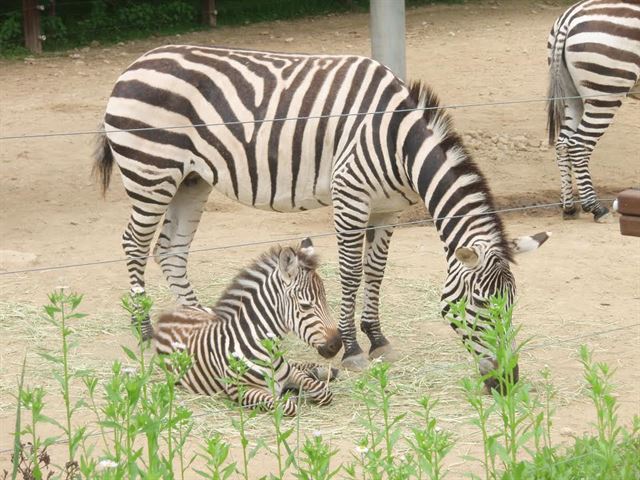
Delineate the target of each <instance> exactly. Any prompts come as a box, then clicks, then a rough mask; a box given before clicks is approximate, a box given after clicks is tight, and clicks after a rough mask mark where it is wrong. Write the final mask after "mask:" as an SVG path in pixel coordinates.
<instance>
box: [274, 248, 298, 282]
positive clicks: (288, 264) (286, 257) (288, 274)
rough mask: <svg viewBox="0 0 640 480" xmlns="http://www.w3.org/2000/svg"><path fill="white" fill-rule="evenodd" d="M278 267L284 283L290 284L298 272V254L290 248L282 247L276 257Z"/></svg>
mask: <svg viewBox="0 0 640 480" xmlns="http://www.w3.org/2000/svg"><path fill="white" fill-rule="evenodd" d="M278 268H279V269H280V274H281V275H282V279H283V280H284V283H286V284H287V285H288V284H290V283H291V282H292V281H293V279H294V278H295V276H296V274H297V273H298V256H297V255H296V252H294V251H293V249H292V248H289V247H287V248H283V249H282V251H281V252H280V257H279V259H278Z"/></svg>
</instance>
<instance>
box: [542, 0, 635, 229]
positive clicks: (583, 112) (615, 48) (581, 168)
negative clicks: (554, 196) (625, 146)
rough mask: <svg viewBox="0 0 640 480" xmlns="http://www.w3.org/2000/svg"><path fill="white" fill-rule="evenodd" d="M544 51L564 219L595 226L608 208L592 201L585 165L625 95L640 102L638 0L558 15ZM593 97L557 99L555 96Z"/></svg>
mask: <svg viewBox="0 0 640 480" xmlns="http://www.w3.org/2000/svg"><path fill="white" fill-rule="evenodd" d="M547 48H548V52H549V56H548V62H549V98H550V99H551V100H550V101H549V103H548V107H547V108H548V127H549V143H550V144H551V145H553V144H554V143H555V148H556V159H557V162H558V167H559V168H560V179H561V198H562V208H563V216H564V218H575V217H576V216H577V215H578V213H579V210H578V209H577V208H576V205H575V203H574V199H573V185H572V172H573V175H574V176H575V180H576V184H577V187H578V194H579V198H580V202H581V203H582V209H583V210H584V211H585V212H591V213H592V214H593V216H594V219H595V220H596V221H603V220H604V219H606V218H607V217H608V214H609V209H607V208H606V207H605V206H603V205H602V204H601V203H600V202H599V201H598V197H597V195H596V192H595V190H594V188H593V183H592V181H591V174H590V173H589V160H590V158H591V153H592V152H593V149H594V148H595V146H596V144H597V143H598V140H599V139H600V137H601V136H602V135H603V134H604V132H605V131H606V130H607V128H608V127H609V125H610V124H611V122H612V121H613V117H614V115H615V114H616V111H617V110H618V108H620V105H622V100H623V99H624V97H625V96H627V95H629V96H634V97H635V98H638V99H640V1H638V0H622V1H611V0H609V1H607V0H587V1H583V2H579V3H577V4H575V5H573V6H572V7H570V8H569V9H568V10H567V11H566V12H565V13H563V14H562V15H561V16H560V17H559V18H558V19H557V20H556V22H555V24H554V25H553V28H552V29H551V33H550V34H549V40H548V43H547ZM578 96H580V97H591V98H571V99H562V98H558V97H578Z"/></svg>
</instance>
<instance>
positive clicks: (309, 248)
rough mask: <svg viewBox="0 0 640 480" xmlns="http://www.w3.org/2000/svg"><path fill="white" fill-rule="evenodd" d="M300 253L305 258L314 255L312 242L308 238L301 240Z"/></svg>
mask: <svg viewBox="0 0 640 480" xmlns="http://www.w3.org/2000/svg"><path fill="white" fill-rule="evenodd" d="M300 252H301V253H303V254H304V255H307V256H312V255H315V253H316V252H315V249H314V248H313V242H312V241H311V239H310V238H309V237H307V238H305V239H304V240H302V243H301V244H300Z"/></svg>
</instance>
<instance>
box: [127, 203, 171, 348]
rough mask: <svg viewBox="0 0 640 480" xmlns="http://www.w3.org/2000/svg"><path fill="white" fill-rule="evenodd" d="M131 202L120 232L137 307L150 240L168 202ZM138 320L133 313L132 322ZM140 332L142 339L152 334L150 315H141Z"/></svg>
mask: <svg viewBox="0 0 640 480" xmlns="http://www.w3.org/2000/svg"><path fill="white" fill-rule="evenodd" d="M133 205H134V209H133V210H132V212H131V218H130V220H129V223H128V224H127V227H126V228H125V231H124V233H123V235H122V249H123V250H124V252H125V254H126V256H127V258H128V260H127V270H128V271H129V285H130V288H131V290H130V295H131V299H132V301H133V305H134V307H136V309H137V310H138V311H139V309H140V307H139V298H140V297H141V296H142V295H144V294H145V290H144V272H145V269H146V266H147V257H148V255H149V250H150V249H151V241H152V240H153V235H154V234H155V232H156V229H157V228H158V224H159V223H160V219H161V217H162V215H163V213H164V212H165V210H166V208H167V206H166V204H157V203H139V202H135V203H134V204H133ZM137 321H138V320H137V316H136V314H134V315H132V317H131V322H132V323H133V324H136V323H137ZM140 333H141V335H142V339H143V340H149V339H150V338H151V335H152V333H153V332H152V329H151V319H150V318H149V316H148V315H147V316H146V317H145V318H143V319H142V324H141V332H140Z"/></svg>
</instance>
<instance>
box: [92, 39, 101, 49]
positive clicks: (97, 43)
mask: <svg viewBox="0 0 640 480" xmlns="http://www.w3.org/2000/svg"><path fill="white" fill-rule="evenodd" d="M89 45H90V46H91V47H92V48H96V47H99V46H100V42H99V41H97V40H92V41H91V43H90V44H89Z"/></svg>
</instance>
